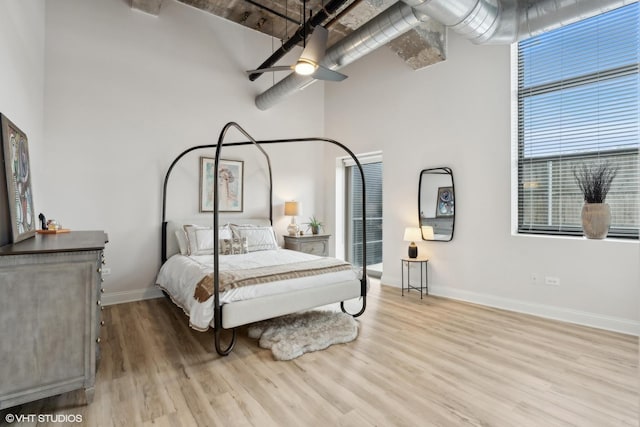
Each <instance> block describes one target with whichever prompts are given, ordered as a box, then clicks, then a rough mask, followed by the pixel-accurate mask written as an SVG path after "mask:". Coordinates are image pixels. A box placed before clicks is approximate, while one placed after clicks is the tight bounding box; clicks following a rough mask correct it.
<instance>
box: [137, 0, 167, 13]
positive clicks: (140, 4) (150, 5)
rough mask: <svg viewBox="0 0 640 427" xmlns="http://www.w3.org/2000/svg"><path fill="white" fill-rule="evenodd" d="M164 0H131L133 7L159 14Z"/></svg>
mask: <svg viewBox="0 0 640 427" xmlns="http://www.w3.org/2000/svg"><path fill="white" fill-rule="evenodd" d="M162 2H163V0H131V8H132V9H137V10H140V11H142V12H145V13H148V14H149V15H153V16H158V14H159V13H160V7H162Z"/></svg>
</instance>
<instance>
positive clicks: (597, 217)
mask: <svg viewBox="0 0 640 427" xmlns="http://www.w3.org/2000/svg"><path fill="white" fill-rule="evenodd" d="M610 225H611V209H610V208H609V205H608V204H607V203H585V204H584V206H582V231H583V232H584V235H585V237H586V238H587V239H604V238H605V237H607V233H608V232H609V226H610Z"/></svg>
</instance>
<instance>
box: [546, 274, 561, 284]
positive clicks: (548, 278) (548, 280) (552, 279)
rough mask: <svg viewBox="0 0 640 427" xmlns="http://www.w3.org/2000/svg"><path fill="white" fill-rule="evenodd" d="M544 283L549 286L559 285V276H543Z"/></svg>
mask: <svg viewBox="0 0 640 427" xmlns="http://www.w3.org/2000/svg"><path fill="white" fill-rule="evenodd" d="M544 284H545V285H551V286H560V278H559V277H553V276H545V278H544Z"/></svg>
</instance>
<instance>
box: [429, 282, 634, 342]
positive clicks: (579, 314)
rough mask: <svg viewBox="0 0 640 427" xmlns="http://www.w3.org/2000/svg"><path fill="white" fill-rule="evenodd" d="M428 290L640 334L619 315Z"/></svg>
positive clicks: (437, 288) (436, 288)
mask: <svg viewBox="0 0 640 427" xmlns="http://www.w3.org/2000/svg"><path fill="white" fill-rule="evenodd" d="M429 293H430V294H431V295H434V296H439V297H445V298H451V299H456V300H460V301H467V302H471V303H474V304H481V305H486V306H489V307H495V308H501V309H504V310H509V311H515V312H518V313H526V314H532V315H534V316H539V317H544V318H547V319H554V320H561V321H563V322H569V323H576V324H578V325H583V326H590V327H593V328H598V329H606V330H608V331H613V332H621V333H623V334H629V335H636V336H637V335H640V322H637V321H634V320H629V319H622V318H619V317H612V316H604V315H601V314H595V313H589V312H586V311H578V310H572V309H569V308H563V307H554V306H551V305H544V304H535V303H530V302H525V301H520V300H515V299H510V298H503V297H497V296H494V295H487V294H479V293H476V292H470V291H465V290H462V289H452V288H448V287H445V286H429Z"/></svg>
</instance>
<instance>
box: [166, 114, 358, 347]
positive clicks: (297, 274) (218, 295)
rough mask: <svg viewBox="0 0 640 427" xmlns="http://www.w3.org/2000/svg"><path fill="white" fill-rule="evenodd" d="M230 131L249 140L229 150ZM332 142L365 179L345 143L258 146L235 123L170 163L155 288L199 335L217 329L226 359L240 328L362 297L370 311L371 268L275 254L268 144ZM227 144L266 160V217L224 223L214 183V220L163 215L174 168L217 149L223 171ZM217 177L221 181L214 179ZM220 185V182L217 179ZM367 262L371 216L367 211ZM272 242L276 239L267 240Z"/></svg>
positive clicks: (277, 250) (287, 253)
mask: <svg viewBox="0 0 640 427" xmlns="http://www.w3.org/2000/svg"><path fill="white" fill-rule="evenodd" d="M231 128H235V129H237V130H238V131H239V132H240V133H241V134H242V135H244V136H245V137H246V138H247V139H248V141H243V142H232V143H224V139H225V135H226V133H227V131H228V130H229V129H231ZM312 141H321V142H328V143H331V144H334V145H337V146H339V147H341V148H343V149H344V150H345V151H346V152H347V153H348V154H349V155H350V156H351V157H352V158H353V159H354V161H355V162H356V165H357V166H358V168H359V170H360V174H361V178H362V180H363V192H362V204H363V207H364V202H365V200H366V199H365V197H366V196H365V192H364V173H363V172H362V168H361V165H360V163H359V161H358V159H357V158H356V157H355V155H354V154H353V153H352V152H351V151H350V150H349V149H348V148H347V147H346V146H344V145H342V144H341V143H339V142H337V141H334V140H330V139H326V138H300V139H287V140H269V141H257V140H255V139H254V138H252V137H251V136H250V135H249V134H248V133H247V132H246V131H244V129H242V128H241V127H240V126H239V125H237V124H236V123H234V122H231V123H228V124H227V125H226V126H225V127H224V128H223V130H222V131H221V133H220V136H219V139H218V143H217V144H212V145H201V146H195V147H191V148H189V149H187V150H185V151H184V152H182V153H181V154H180V155H179V156H178V157H176V159H175V160H174V161H173V163H172V164H171V166H170V167H169V170H168V171H167V174H166V176H165V181H164V189H163V209H162V231H161V238H162V254H161V258H162V266H161V269H160V271H159V273H158V277H157V280H156V283H157V285H158V286H159V287H160V288H161V289H162V290H163V291H164V292H165V293H166V294H167V295H168V296H169V297H170V298H171V300H172V301H173V302H174V303H175V304H176V305H178V306H179V307H181V308H182V309H183V311H184V312H185V314H187V315H188V316H189V323H190V325H191V327H192V328H194V329H197V330H201V331H204V330H207V329H208V328H209V327H213V329H214V343H215V348H216V351H217V352H218V354H220V355H223V356H225V355H228V354H229V353H230V352H231V351H232V349H233V347H234V345H235V341H236V327H238V326H242V325H245V324H248V323H252V322H256V321H260V320H265V319H269V318H273V317H277V316H282V315H285V314H289V313H294V312H297V311H302V310H307V309H311V308H315V307H319V306H323V305H327V304H332V303H340V306H341V309H342V311H344V312H346V310H345V307H344V301H346V300H350V299H354V298H358V299H359V300H360V301H361V309H360V311H359V312H357V313H355V314H351V313H349V314H351V315H352V316H354V317H357V316H360V315H362V314H363V313H364V311H365V309H366V294H367V274H366V266H363V267H362V268H353V267H352V266H350V265H348V264H347V263H345V262H344V261H340V260H336V259H333V258H324V257H318V256H315V255H309V254H303V253H301V252H294V251H290V250H286V249H281V248H279V247H277V240H276V238H275V234H274V232H273V229H272V228H271V225H272V223H273V203H272V197H273V191H272V187H273V186H272V174H271V164H270V160H269V156H268V155H267V153H266V152H265V150H264V149H263V148H262V145H264V144H278V143H305V142H312ZM223 145H247V146H250V147H255V148H257V149H258V150H260V151H261V152H262V154H263V155H264V157H265V162H266V164H267V169H268V172H269V178H268V179H269V192H268V193H269V194H268V200H267V201H266V202H267V204H268V211H269V217H268V218H261V219H249V220H247V219H242V220H240V219H237V218H234V223H228V224H227V223H222V222H221V219H220V216H219V209H218V194H217V185H216V183H215V182H214V186H213V188H214V190H213V201H214V210H213V213H212V215H211V218H208V219H205V220H203V219H201V218H200V219H196V220H172V221H169V220H168V219H167V215H166V209H167V183H168V181H169V177H170V175H171V170H172V169H173V167H174V166H175V165H176V164H177V163H178V162H179V160H180V159H182V158H183V157H184V156H185V155H186V154H187V153H189V152H191V151H194V150H200V149H211V148H215V150H216V155H215V168H216V170H218V162H219V159H220V151H221V148H222V146H223ZM216 175H217V174H216ZM215 178H217V177H215ZM362 212H363V216H362V222H363V224H365V226H364V227H363V233H362V234H363V242H362V246H363V259H366V216H365V209H364V208H363V209H362ZM270 236H272V238H270ZM224 330H229V331H230V335H231V337H230V339H228V341H229V343H228V344H227V345H226V346H223V344H222V338H221V335H222V331H224Z"/></svg>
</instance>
